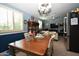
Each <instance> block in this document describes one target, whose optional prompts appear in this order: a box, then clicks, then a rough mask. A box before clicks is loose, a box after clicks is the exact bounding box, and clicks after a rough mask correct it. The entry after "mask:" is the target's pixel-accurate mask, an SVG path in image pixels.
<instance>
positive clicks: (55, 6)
mask: <svg viewBox="0 0 79 59" xmlns="http://www.w3.org/2000/svg"><path fill="white" fill-rule="evenodd" d="M6 5H9V6H11V7H14V8H17V9H19V10H22V11H24V12H26V13H28V14H31V15H33V16H35V17H39V13H38V6H39V4H38V3H6ZM77 7H79V4H78V3H52V12H51V13H50V15H49V16H53V15H55V16H56V17H58V16H63V15H65V14H66V13H67V12H70V11H71V10H72V9H75V8H77Z"/></svg>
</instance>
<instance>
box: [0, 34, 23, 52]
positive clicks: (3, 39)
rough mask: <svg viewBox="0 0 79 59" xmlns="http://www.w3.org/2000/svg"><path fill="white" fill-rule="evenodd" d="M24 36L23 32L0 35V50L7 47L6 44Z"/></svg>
mask: <svg viewBox="0 0 79 59" xmlns="http://www.w3.org/2000/svg"><path fill="white" fill-rule="evenodd" d="M23 38H24V33H12V34H11V33H10V34H3V35H0V52H3V51H5V50H7V49H8V44H9V43H11V42H14V41H17V40H21V39H23Z"/></svg>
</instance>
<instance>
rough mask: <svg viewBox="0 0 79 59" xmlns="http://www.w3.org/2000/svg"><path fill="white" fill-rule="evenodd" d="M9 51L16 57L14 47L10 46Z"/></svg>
mask: <svg viewBox="0 0 79 59" xmlns="http://www.w3.org/2000/svg"><path fill="white" fill-rule="evenodd" d="M9 51H10V54H11V55H12V56H16V55H15V49H14V47H11V46H9Z"/></svg>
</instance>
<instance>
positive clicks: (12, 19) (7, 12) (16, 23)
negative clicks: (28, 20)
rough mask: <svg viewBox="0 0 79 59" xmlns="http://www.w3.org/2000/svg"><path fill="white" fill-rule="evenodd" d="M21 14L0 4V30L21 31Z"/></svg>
mask: <svg viewBox="0 0 79 59" xmlns="http://www.w3.org/2000/svg"><path fill="white" fill-rule="evenodd" d="M22 30H23V14H22V13H21V12H20V11H17V10H14V9H11V8H8V7H4V6H0V31H2V32H4V31H22Z"/></svg>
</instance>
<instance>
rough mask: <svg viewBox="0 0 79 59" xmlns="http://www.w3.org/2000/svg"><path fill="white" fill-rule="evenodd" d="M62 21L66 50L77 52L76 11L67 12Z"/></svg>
mask: <svg viewBox="0 0 79 59" xmlns="http://www.w3.org/2000/svg"><path fill="white" fill-rule="evenodd" d="M64 23H65V26H64V27H65V29H64V31H65V32H66V33H67V44H66V48H67V50H69V51H74V52H79V14H78V13H77V12H69V13H67V17H66V18H65V19H64Z"/></svg>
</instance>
